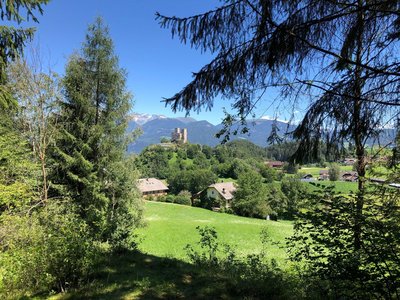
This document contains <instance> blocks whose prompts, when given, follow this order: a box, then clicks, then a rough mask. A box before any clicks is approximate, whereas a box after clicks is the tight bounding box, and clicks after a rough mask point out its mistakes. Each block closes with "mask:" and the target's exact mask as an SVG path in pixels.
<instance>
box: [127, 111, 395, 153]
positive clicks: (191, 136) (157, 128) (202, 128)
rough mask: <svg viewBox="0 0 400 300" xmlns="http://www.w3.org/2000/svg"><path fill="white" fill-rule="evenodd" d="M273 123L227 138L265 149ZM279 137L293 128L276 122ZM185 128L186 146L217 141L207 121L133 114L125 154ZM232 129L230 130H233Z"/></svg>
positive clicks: (388, 137)
mask: <svg viewBox="0 0 400 300" xmlns="http://www.w3.org/2000/svg"><path fill="white" fill-rule="evenodd" d="M273 122H274V121H273V120H271V119H268V118H262V119H257V120H249V121H248V124H247V127H248V128H249V132H248V133H246V134H238V135H231V136H230V140H237V139H245V140H248V141H250V142H252V143H254V144H256V145H258V146H261V147H265V146H267V138H268V136H269V135H270V133H271V126H272V123H273ZM277 126H278V128H279V135H280V136H284V135H285V133H286V132H291V131H292V130H294V128H295V125H289V124H288V123H287V122H281V121H277ZM177 127H179V128H187V129H188V140H189V142H190V143H195V144H201V145H208V146H216V145H217V144H219V143H220V142H221V139H217V138H216V137H215V135H216V134H217V133H218V132H219V131H220V130H221V129H223V125H222V124H218V125H213V124H211V123H210V122H208V121H205V120H202V121H197V120H195V119H193V118H168V117H165V116H162V115H154V114H153V115H149V114H147V115H140V114H135V115H134V117H132V118H131V121H130V122H129V125H128V131H133V130H135V129H136V128H141V130H142V131H143V133H142V135H141V136H140V137H139V138H138V139H137V140H136V141H135V142H134V143H132V144H130V145H129V147H128V151H129V152H135V153H140V152H141V151H142V150H143V149H144V148H145V147H147V146H149V145H152V144H158V143H159V142H160V140H161V138H162V137H167V138H170V137H171V133H172V131H173V130H174V128H177ZM234 129H235V127H233V129H232V132H233V130H234ZM395 134H396V132H395V129H383V131H382V133H381V134H380V135H379V139H380V144H381V145H386V144H388V143H390V141H393V139H394V137H395ZM368 144H370V145H371V144H378V143H377V140H376V139H375V140H373V139H370V140H369V141H368Z"/></svg>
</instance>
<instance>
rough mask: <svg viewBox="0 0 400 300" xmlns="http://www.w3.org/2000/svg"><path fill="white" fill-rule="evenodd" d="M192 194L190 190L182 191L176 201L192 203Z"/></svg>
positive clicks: (184, 203)
mask: <svg viewBox="0 0 400 300" xmlns="http://www.w3.org/2000/svg"><path fill="white" fill-rule="evenodd" d="M191 198H192V194H191V193H190V192H189V191H180V192H179V194H178V195H177V196H176V197H175V201H174V203H176V204H183V205H189V206H190V205H192V199H191Z"/></svg>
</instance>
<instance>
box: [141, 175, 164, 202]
mask: <svg viewBox="0 0 400 300" xmlns="http://www.w3.org/2000/svg"><path fill="white" fill-rule="evenodd" d="M138 188H139V190H140V192H141V193H142V195H143V197H144V198H148V197H150V196H152V197H159V196H163V195H166V194H167V193H168V187H167V186H166V185H165V184H164V183H163V182H162V181H161V180H159V179H157V178H142V179H139V181H138Z"/></svg>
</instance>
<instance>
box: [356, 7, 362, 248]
mask: <svg viewBox="0 0 400 300" xmlns="http://www.w3.org/2000/svg"><path fill="white" fill-rule="evenodd" d="M362 2H363V1H361V0H359V1H358V6H359V7H360V11H359V12H358V19H357V26H358V28H359V30H358V33H357V42H356V62H357V66H356V67H355V72H354V99H355V100H354V143H355V147H356V156H357V173H358V195H357V198H356V207H355V216H354V250H355V251H358V250H359V249H360V248H361V243H362V241H361V231H362V228H361V226H362V215H363V207H364V189H365V186H364V182H365V148H364V138H365V133H364V130H363V120H362V116H361V113H362V112H361V108H362V100H361V95H362V85H363V83H362V67H361V64H362V51H363V42H362V35H363V29H364V13H363V11H362V10H361V7H362V5H363V3H362Z"/></svg>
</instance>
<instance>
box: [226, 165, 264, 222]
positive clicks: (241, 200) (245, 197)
mask: <svg viewBox="0 0 400 300" xmlns="http://www.w3.org/2000/svg"><path fill="white" fill-rule="evenodd" d="M237 184H238V188H237V190H236V192H235V194H234V201H233V205H232V208H233V211H234V212H235V213H236V214H238V215H241V216H246V217H258V218H265V217H266V216H267V215H268V214H270V213H271V212H272V209H271V207H270V205H269V203H268V201H267V199H268V198H267V197H268V190H267V188H266V187H265V186H264V184H263V179H262V177H261V176H260V175H259V174H258V173H256V172H253V171H251V172H246V173H243V174H241V175H239V179H238V181H237Z"/></svg>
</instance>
